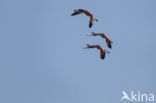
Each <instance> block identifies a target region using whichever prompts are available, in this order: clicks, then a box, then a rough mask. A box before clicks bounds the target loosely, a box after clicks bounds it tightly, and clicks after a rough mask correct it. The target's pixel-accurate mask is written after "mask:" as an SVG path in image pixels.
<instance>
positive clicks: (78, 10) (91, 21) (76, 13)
mask: <svg viewBox="0 0 156 103" xmlns="http://www.w3.org/2000/svg"><path fill="white" fill-rule="evenodd" d="M78 14H85V15H87V16H89V17H90V21H89V28H91V27H92V25H93V22H94V20H95V21H96V22H98V19H96V18H95V17H94V16H93V14H91V13H90V12H89V11H87V10H83V9H77V10H74V13H72V14H71V16H75V15H78Z"/></svg>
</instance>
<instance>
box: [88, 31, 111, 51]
mask: <svg viewBox="0 0 156 103" xmlns="http://www.w3.org/2000/svg"><path fill="white" fill-rule="evenodd" d="M90 36H101V37H102V38H105V39H106V43H107V46H108V48H110V49H111V48H112V43H113V42H112V41H111V40H110V39H109V38H108V37H107V36H106V35H105V34H104V33H94V32H92V35H90Z"/></svg>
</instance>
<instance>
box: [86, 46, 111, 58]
mask: <svg viewBox="0 0 156 103" xmlns="http://www.w3.org/2000/svg"><path fill="white" fill-rule="evenodd" d="M88 48H97V49H99V50H100V58H101V59H104V58H105V52H107V53H110V52H108V51H106V50H105V49H104V48H102V47H101V46H100V45H89V44H87V47H86V49H88Z"/></svg>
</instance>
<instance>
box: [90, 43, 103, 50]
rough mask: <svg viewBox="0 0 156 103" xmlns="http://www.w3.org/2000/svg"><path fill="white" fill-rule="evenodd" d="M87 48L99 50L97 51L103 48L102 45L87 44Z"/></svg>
mask: <svg viewBox="0 0 156 103" xmlns="http://www.w3.org/2000/svg"><path fill="white" fill-rule="evenodd" d="M87 48H97V49H101V48H102V47H101V46H100V45H89V44H87Z"/></svg>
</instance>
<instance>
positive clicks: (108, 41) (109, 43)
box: [106, 40, 112, 49]
mask: <svg viewBox="0 0 156 103" xmlns="http://www.w3.org/2000/svg"><path fill="white" fill-rule="evenodd" d="M106 42H107V46H108V48H110V49H111V48H112V44H111V41H110V40H106Z"/></svg>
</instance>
